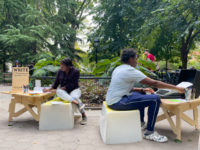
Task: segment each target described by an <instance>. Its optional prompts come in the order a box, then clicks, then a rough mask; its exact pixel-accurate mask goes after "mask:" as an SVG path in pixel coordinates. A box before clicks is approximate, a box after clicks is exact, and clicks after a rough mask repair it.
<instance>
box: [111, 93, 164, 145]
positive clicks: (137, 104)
mask: <svg viewBox="0 0 200 150" xmlns="http://www.w3.org/2000/svg"><path fill="white" fill-rule="evenodd" d="M160 103H161V101H160V97H159V96H158V95H155V94H151V95H143V94H141V93H139V92H133V93H132V95H130V96H125V97H123V98H122V99H121V100H120V101H119V102H118V103H116V104H113V105H111V106H109V107H110V108H112V109H116V110H133V109H139V110H140V109H142V108H144V107H149V108H148V123H147V130H146V131H145V133H144V137H145V138H146V137H147V138H146V139H150V140H154V141H157V142H166V141H167V137H165V136H160V135H159V134H157V133H156V134H154V126H155V122H156V118H157V115H158V111H159V107H160ZM149 135H150V136H151V137H150V138H149V137H148V136H149Z"/></svg>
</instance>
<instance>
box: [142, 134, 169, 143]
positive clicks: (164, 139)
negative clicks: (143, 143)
mask: <svg viewBox="0 0 200 150" xmlns="http://www.w3.org/2000/svg"><path fill="white" fill-rule="evenodd" d="M143 137H144V139H146V140H151V141H155V142H159V143H164V142H167V141H168V138H167V137H166V136H163V135H160V134H158V132H154V133H152V134H149V135H144V136H143Z"/></svg>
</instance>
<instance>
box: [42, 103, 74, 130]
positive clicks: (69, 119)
mask: <svg viewBox="0 0 200 150" xmlns="http://www.w3.org/2000/svg"><path fill="white" fill-rule="evenodd" d="M53 101H55V100H53ZM73 127H74V111H73V108H72V104H71V103H62V102H60V103H58V104H52V103H51V101H50V102H47V103H44V104H42V106H41V112H40V122H39V130H65V129H72V128H73Z"/></svg>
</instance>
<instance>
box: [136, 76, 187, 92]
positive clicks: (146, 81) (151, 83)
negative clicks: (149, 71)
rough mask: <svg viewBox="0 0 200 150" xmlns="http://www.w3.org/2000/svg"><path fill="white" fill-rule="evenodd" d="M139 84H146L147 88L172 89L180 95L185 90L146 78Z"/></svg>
mask: <svg viewBox="0 0 200 150" xmlns="http://www.w3.org/2000/svg"><path fill="white" fill-rule="evenodd" d="M140 83H142V84H146V85H149V86H153V87H156V88H167V89H174V90H177V91H179V92H180V93H184V92H185V89H184V88H182V87H177V86H175V85H172V84H167V83H164V82H161V81H158V80H153V79H151V78H148V77H147V78H145V79H143V80H142V81H140Z"/></svg>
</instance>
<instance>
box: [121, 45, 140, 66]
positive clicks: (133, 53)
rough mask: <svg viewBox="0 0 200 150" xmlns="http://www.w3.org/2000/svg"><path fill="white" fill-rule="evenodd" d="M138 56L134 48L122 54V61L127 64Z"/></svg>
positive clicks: (125, 50)
mask: <svg viewBox="0 0 200 150" xmlns="http://www.w3.org/2000/svg"><path fill="white" fill-rule="evenodd" d="M136 56H137V51H136V50H135V49H134V48H128V49H124V50H123V51H122V54H121V61H122V62H123V63H127V62H128V60H129V58H130V57H132V58H135V57H136Z"/></svg>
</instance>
